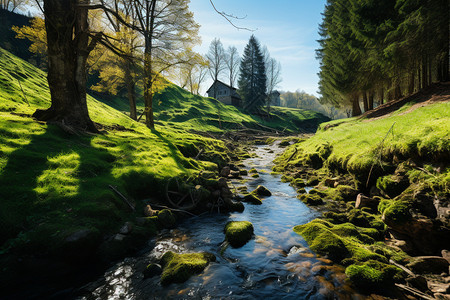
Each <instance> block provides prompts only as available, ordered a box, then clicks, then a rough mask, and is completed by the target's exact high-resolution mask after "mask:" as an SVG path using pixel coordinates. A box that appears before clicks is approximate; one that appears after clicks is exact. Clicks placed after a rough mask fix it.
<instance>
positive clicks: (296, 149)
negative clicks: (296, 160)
mask: <svg viewBox="0 0 450 300" xmlns="http://www.w3.org/2000/svg"><path fill="white" fill-rule="evenodd" d="M297 151H298V148H297V147H295V151H294V153H292V155H291V156H290V157H289V159H288V160H287V161H286V163H288V162H290V161H291V159H292V158H293V157H294V155H295V154H296V153H297Z"/></svg>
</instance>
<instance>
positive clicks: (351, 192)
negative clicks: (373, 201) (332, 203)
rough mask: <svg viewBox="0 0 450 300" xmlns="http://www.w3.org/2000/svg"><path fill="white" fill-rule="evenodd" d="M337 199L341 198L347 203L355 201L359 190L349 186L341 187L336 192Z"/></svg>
mask: <svg viewBox="0 0 450 300" xmlns="http://www.w3.org/2000/svg"><path fill="white" fill-rule="evenodd" d="M335 192H336V194H337V195H335V197H338V198H341V199H343V200H345V201H354V200H355V199H356V196H357V195H358V190H357V189H355V188H353V187H351V186H349V185H339V186H338V187H337V188H336V190H335Z"/></svg>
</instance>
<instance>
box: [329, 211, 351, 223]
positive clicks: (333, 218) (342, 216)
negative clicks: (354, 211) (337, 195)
mask: <svg viewBox="0 0 450 300" xmlns="http://www.w3.org/2000/svg"><path fill="white" fill-rule="evenodd" d="M323 216H324V217H325V218H327V219H328V220H329V221H330V222H331V223H333V224H342V223H347V222H348V217H347V214H346V213H336V212H332V211H327V212H325V213H324V214H323Z"/></svg>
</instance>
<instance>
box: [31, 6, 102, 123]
mask: <svg viewBox="0 0 450 300" xmlns="http://www.w3.org/2000/svg"><path fill="white" fill-rule="evenodd" d="M78 2H79V1H77V0H45V1H44V11H45V27H46V31H47V44H48V75H47V79H48V85H49V89H50V95H51V100H52V103H51V106H50V108H48V109H46V110H40V109H38V110H36V112H35V113H34V114H33V117H35V118H36V119H38V120H41V121H53V122H61V123H63V124H64V125H66V126H69V127H73V128H74V129H76V130H83V131H91V132H97V128H96V127H95V125H94V122H92V120H91V119H90V117H89V113H88V108H87V102H86V61H87V58H88V55H89V52H90V51H91V50H92V49H90V48H91V45H89V33H88V30H89V28H88V26H89V25H88V22H87V18H88V11H87V9H82V8H79V7H78V5H77V4H78ZM85 2H89V1H88V0H86V1H85Z"/></svg>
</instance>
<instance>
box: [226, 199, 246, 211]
mask: <svg viewBox="0 0 450 300" xmlns="http://www.w3.org/2000/svg"><path fill="white" fill-rule="evenodd" d="M227 208H228V210H229V211H231V212H234V211H236V212H243V211H244V210H245V206H244V204H243V203H242V202H237V201H230V202H229V203H228V204H227Z"/></svg>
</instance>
